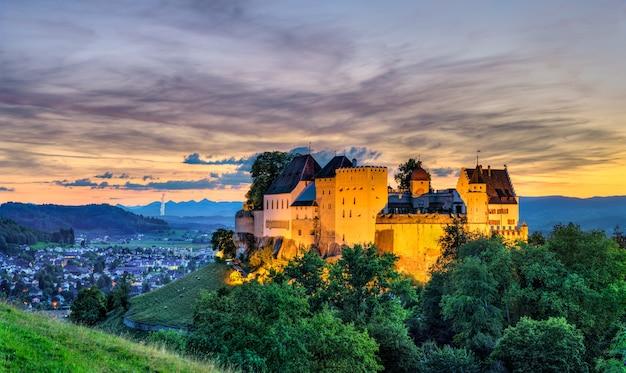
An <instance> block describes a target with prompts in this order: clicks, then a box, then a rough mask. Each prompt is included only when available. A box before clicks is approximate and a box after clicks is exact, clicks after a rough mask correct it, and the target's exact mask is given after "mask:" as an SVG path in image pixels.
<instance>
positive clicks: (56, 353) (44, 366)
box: [0, 303, 221, 372]
mask: <svg viewBox="0 0 626 373" xmlns="http://www.w3.org/2000/svg"><path fill="white" fill-rule="evenodd" d="M0 341H1V343H0V372H139V371H143V372H147V371H150V372H219V371H221V370H220V369H218V368H216V366H214V365H212V364H211V363H208V362H198V361H193V360H190V359H185V358H182V357H180V356H178V355H176V354H173V353H170V352H167V351H165V350H163V349H161V348H158V347H155V346H147V345H144V344H139V343H134V342H131V341H128V340H126V339H123V338H121V337H117V336H113V335H110V334H106V333H103V332H100V331H96V330H93V329H89V328H85V327H81V326H76V325H74V324H70V323H65V322H60V321H56V320H53V319H51V318H48V317H46V316H43V315H37V314H31V313H25V312H23V311H19V310H17V309H15V308H13V307H11V306H8V305H6V304H4V303H0Z"/></svg>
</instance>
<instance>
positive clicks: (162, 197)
mask: <svg viewBox="0 0 626 373" xmlns="http://www.w3.org/2000/svg"><path fill="white" fill-rule="evenodd" d="M161 216H165V193H163V194H162V195H161Z"/></svg>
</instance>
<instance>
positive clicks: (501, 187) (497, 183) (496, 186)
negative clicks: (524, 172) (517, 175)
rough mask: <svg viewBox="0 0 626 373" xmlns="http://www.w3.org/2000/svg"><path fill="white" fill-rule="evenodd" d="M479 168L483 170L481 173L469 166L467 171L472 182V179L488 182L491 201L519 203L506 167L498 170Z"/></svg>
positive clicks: (488, 193)
mask: <svg viewBox="0 0 626 373" xmlns="http://www.w3.org/2000/svg"><path fill="white" fill-rule="evenodd" d="M478 169H479V170H481V171H482V172H481V173H480V174H476V173H475V171H476V169H474V168H467V169H465V172H466V174H467V178H468V179H469V180H470V183H472V180H475V179H476V180H480V179H482V182H483V183H485V184H487V195H488V196H489V203H494V204H497V203H500V204H517V199H516V198H515V196H516V195H515V189H513V183H512V182H511V178H510V177H509V172H508V171H507V169H506V168H505V169H502V170H497V169H493V168H492V169H484V168H482V167H478ZM474 176H476V177H474Z"/></svg>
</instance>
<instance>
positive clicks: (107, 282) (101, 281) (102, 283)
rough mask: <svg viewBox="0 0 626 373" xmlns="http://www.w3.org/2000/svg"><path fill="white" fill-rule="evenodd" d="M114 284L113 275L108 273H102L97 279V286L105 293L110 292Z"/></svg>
mask: <svg viewBox="0 0 626 373" xmlns="http://www.w3.org/2000/svg"><path fill="white" fill-rule="evenodd" d="M112 285H113V281H112V280H111V277H109V276H107V275H106V274H102V275H100V277H98V279H97V280H96V286H97V287H98V289H100V290H102V291H103V292H104V293H106V294H108V293H109V292H110V291H111V286H112Z"/></svg>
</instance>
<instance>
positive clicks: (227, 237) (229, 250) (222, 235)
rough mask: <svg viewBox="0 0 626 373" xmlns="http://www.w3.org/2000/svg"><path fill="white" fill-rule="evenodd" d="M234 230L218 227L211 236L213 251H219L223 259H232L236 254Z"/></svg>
mask: <svg viewBox="0 0 626 373" xmlns="http://www.w3.org/2000/svg"><path fill="white" fill-rule="evenodd" d="M234 234H235V233H234V232H233V231H232V230H230V229H224V228H219V229H217V230H216V231H215V232H213V235H212V236H211V246H212V247H213V251H221V252H222V254H223V255H224V259H232V258H234V257H235V255H237V245H235V240H234V239H233V236H234Z"/></svg>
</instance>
